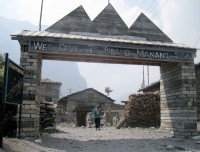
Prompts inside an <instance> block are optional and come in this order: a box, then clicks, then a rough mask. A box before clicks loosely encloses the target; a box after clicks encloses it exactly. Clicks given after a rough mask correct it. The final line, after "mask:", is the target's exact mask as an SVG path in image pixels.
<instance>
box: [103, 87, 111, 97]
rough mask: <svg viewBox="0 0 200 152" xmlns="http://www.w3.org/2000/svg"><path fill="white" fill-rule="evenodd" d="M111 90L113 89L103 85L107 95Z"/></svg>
mask: <svg viewBox="0 0 200 152" xmlns="http://www.w3.org/2000/svg"><path fill="white" fill-rule="evenodd" d="M112 91H113V90H112V89H110V87H105V93H107V94H108V96H109V93H111V92H112Z"/></svg>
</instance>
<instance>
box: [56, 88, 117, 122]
mask: <svg viewBox="0 0 200 152" xmlns="http://www.w3.org/2000/svg"><path fill="white" fill-rule="evenodd" d="M96 105H101V107H102V109H103V110H104V111H108V110H109V109H110V108H111V107H112V105H114V100H113V99H111V98H110V97H108V96H106V95H104V94H102V93H101V92H99V91H97V90H95V89H93V88H88V89H85V90H83V91H79V92H76V93H73V94H71V95H68V96H66V97H63V98H61V99H60V100H59V101H58V106H57V108H58V110H59V111H60V113H61V120H64V121H66V122H68V123H72V122H74V123H75V124H76V125H77V126H82V125H84V126H85V125H86V122H85V120H86V115H87V113H88V112H92V110H93V109H94V108H95V106H96ZM80 121H81V122H80Z"/></svg>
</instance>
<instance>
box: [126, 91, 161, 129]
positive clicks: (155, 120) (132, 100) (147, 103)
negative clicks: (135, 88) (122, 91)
mask: <svg viewBox="0 0 200 152" xmlns="http://www.w3.org/2000/svg"><path fill="white" fill-rule="evenodd" d="M125 119H126V124H127V125H128V126H130V127H158V126H160V95H159V93H145V94H132V95H130V96H129V101H128V103H127V105H126V106H125Z"/></svg>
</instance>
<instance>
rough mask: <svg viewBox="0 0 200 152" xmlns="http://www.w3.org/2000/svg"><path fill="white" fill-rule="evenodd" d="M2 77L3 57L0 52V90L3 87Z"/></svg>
mask: <svg viewBox="0 0 200 152" xmlns="http://www.w3.org/2000/svg"><path fill="white" fill-rule="evenodd" d="M3 77H4V58H3V55H2V54H0V90H1V89H2V88H3Z"/></svg>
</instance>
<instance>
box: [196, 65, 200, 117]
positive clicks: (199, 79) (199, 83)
mask: <svg viewBox="0 0 200 152" xmlns="http://www.w3.org/2000/svg"><path fill="white" fill-rule="evenodd" d="M195 74H196V91H197V119H198V120H199V121H200V63H199V64H196V65H195Z"/></svg>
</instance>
